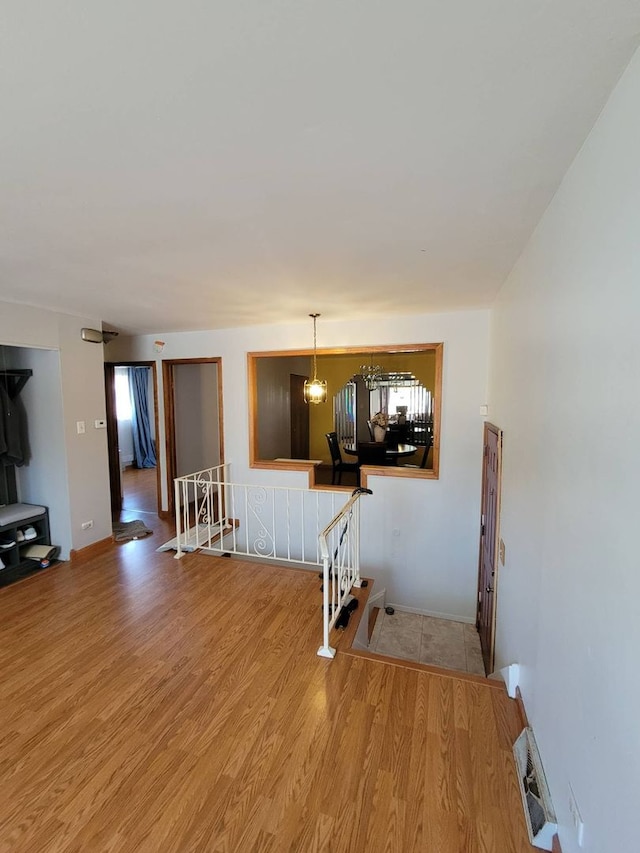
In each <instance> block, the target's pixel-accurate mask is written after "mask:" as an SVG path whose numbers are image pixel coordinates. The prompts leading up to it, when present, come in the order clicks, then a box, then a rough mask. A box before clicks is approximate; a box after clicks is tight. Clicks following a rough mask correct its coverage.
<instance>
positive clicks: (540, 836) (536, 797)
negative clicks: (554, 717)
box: [513, 728, 558, 850]
mask: <svg viewBox="0 0 640 853" xmlns="http://www.w3.org/2000/svg"><path fill="white" fill-rule="evenodd" d="M513 754H514V756H515V759H516V765H517V767H518V782H519V783H520V793H521V795H522V804H523V806H524V816H525V819H526V821H527V829H528V831H529V840H530V841H531V843H532V844H533V846H534V847H538V848H540V849H541V850H551V849H552V846H553V836H554V835H555V834H556V832H557V830H558V824H557V822H556V815H555V812H554V810H553V806H552V804H551V796H550V794H549V788H548V786H547V780H546V777H545V775H544V770H543V769H542V762H541V760H540V753H539V752H538V746H537V744H536V739H535V737H534V736H533V729H531V728H526V729H523V730H522V732H521V734H520V735H519V737H518V739H517V740H516V742H515V744H514V745H513Z"/></svg>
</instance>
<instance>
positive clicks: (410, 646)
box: [369, 610, 485, 675]
mask: <svg viewBox="0 0 640 853" xmlns="http://www.w3.org/2000/svg"><path fill="white" fill-rule="evenodd" d="M369 649H370V651H372V652H377V653H378V654H380V655H390V656H392V657H396V658H405V659H407V660H414V661H418V662H419V663H428V664H432V665H433V666H441V667H444V668H445V669H457V670H459V671H461V672H470V673H473V674H474V675H485V671H484V664H483V662H482V652H481V651H480V638H479V636H478V632H477V631H476V627H475V625H468V624H465V623H464V622H452V621H450V620H448V619H436V618H435V617H433V616H420V615H419V614H418V613H404V612H402V611H400V610H396V612H395V613H394V614H393V616H388V615H387V614H386V613H385V612H384V610H380V611H379V613H378V618H377V619H376V624H375V627H374V630H373V634H372V636H371V642H370V643H369Z"/></svg>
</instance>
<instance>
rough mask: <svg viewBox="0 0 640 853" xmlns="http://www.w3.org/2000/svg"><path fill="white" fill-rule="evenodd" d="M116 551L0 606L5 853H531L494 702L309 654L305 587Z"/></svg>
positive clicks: (445, 685) (311, 594)
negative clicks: (387, 852) (398, 852)
mask: <svg viewBox="0 0 640 853" xmlns="http://www.w3.org/2000/svg"><path fill="white" fill-rule="evenodd" d="M151 526H152V527H153V529H154V535H153V536H150V537H148V538H146V539H144V540H138V541H134V542H129V543H126V544H123V545H114V546H113V548H112V549H111V550H110V551H109V552H108V553H107V554H106V555H103V556H101V557H94V558H93V559H88V560H82V559H78V560H76V561H74V563H73V564H62V565H59V566H56V567H54V568H52V569H49V570H47V571H45V572H42V573H40V574H38V575H36V576H33V577H30V578H27V579H25V580H24V581H21V582H19V583H17V584H15V585H13V586H10V587H6V588H4V589H2V590H0V667H1V669H0V671H1V673H2V692H1V695H0V719H1V720H2V730H1V732H0V781H1V790H2V797H0V851H3V853H5V851H6V852H7V853H8V851H11V853H33V852H34V851H37V852H38V853H54V851H56V853H57V851H65V853H67V851H69V853H72V852H73V853H76V852H77V853H87V851H89V852H90V853H99V851H110V853H115V851H127V853H128V852H129V851H136V853H138V851H149V853H151V851H153V853H158V851H161V853H171V851H175V853H185V851H207V853H216V851H221V852H222V851H230V853H236V851H237V852H238V853H245V851H246V853H254V851H256V852H257V853H261V851H265V853H267V851H299V853H311V851H336V853H341V852H342V851H344V853H347V851H349V853H351V852H352V851H353V853H360V851H362V853H365V851H366V853H371V851H402V853H411V851H428V853H454V851H455V853H476V851H477V853H521V851H531V850H532V849H533V848H531V847H530V845H529V844H528V840H527V835H526V829H525V824H524V818H523V815H522V805H521V802H520V794H519V791H518V787H517V781H516V776H515V769H514V766H513V761H512V757H511V743H512V741H513V739H514V737H515V736H516V734H517V733H518V731H519V728H520V725H519V721H518V712H517V708H516V705H515V703H514V702H512V701H511V700H509V699H508V698H507V696H506V694H505V693H504V692H503V691H502V690H501V689H499V688H497V687H495V686H488V685H484V684H481V683H478V682H472V681H464V680H459V679H457V678H455V677H451V676H441V675H435V674H432V673H429V672H421V671H419V670H416V669H411V668H406V667H402V666H397V665H391V664H387V663H384V662H382V661H379V660H369V659H366V658H364V657H358V656H354V655H349V654H341V653H340V652H338V655H337V656H336V658H335V660H334V661H332V662H330V661H327V660H325V659H322V658H318V657H317V656H316V654H315V653H316V650H317V647H318V645H319V643H320V635H321V629H320V602H321V593H320V589H319V583H318V580H317V577H316V575H315V574H314V573H311V572H304V571H297V570H293V569H286V568H275V567H273V568H272V567H264V566H260V565H257V564H255V563H242V562H239V561H232V560H229V559H223V558H212V557H206V556H202V555H198V554H190V555H187V556H185V557H184V558H183V559H182V560H180V561H177V560H175V559H173V556H172V555H171V554H167V553H160V554H158V553H156V552H155V548H156V547H157V546H158V545H159V544H160V543H161V542H163V541H164V540H165V539H167V538H169V536H170V535H171V530H170V528H169V527H168V525H166V524H164V523H163V522H161V521H160V520H155V519H154V522H153V524H152V525H151Z"/></svg>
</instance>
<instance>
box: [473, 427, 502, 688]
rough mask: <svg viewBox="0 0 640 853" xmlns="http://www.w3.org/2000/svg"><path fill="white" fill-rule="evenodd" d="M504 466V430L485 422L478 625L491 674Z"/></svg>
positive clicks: (486, 666) (485, 659)
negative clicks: (501, 484)
mask: <svg viewBox="0 0 640 853" xmlns="http://www.w3.org/2000/svg"><path fill="white" fill-rule="evenodd" d="M501 468H502V431H501V430H499V429H498V427H495V426H493V424H485V427H484V449H483V463H482V510H481V512H482V515H481V518H480V560H479V563H480V565H479V570H478V611H477V618H476V625H477V628H478V633H479V634H480V645H481V647H482V657H483V659H484V665H485V669H486V672H487V675H489V674H490V673H491V672H493V663H494V647H495V623H496V587H497V578H498V535H499V513H500V479H501Z"/></svg>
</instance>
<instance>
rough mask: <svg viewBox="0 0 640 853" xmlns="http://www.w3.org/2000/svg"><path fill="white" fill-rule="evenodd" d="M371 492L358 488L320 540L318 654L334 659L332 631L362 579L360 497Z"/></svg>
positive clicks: (323, 532)
mask: <svg viewBox="0 0 640 853" xmlns="http://www.w3.org/2000/svg"><path fill="white" fill-rule="evenodd" d="M365 494H368V495H370V494H371V491H370V489H356V490H355V491H354V492H353V494H352V495H351V497H350V498H349V500H348V501H347V503H346V504H345V505H344V506H343V507H342V509H341V510H340V512H339V513H338V514H337V515H336V516H335V517H334V518H333V519H332V520H331V522H330V523H329V524H328V525H327V526H326V527H325V529H324V530H323V531H322V533H321V534H320V535H319V537H318V542H319V544H320V553H321V556H322V591H323V605H322V612H323V639H322V645H321V646H320V648H319V649H318V655H319V656H320V657H325V658H333V657H334V656H335V653H336V650H335V649H334V648H332V647H331V646H330V645H329V632H330V631H331V629H332V628H333V626H334V625H335V624H336V621H337V619H338V618H339V616H340V612H341V610H342V608H343V607H347V606H348V599H349V596H350V594H351V590H352V588H353V587H356V588H357V587H360V586H361V585H362V582H361V579H360V497H361V496H362V495H365Z"/></svg>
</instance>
